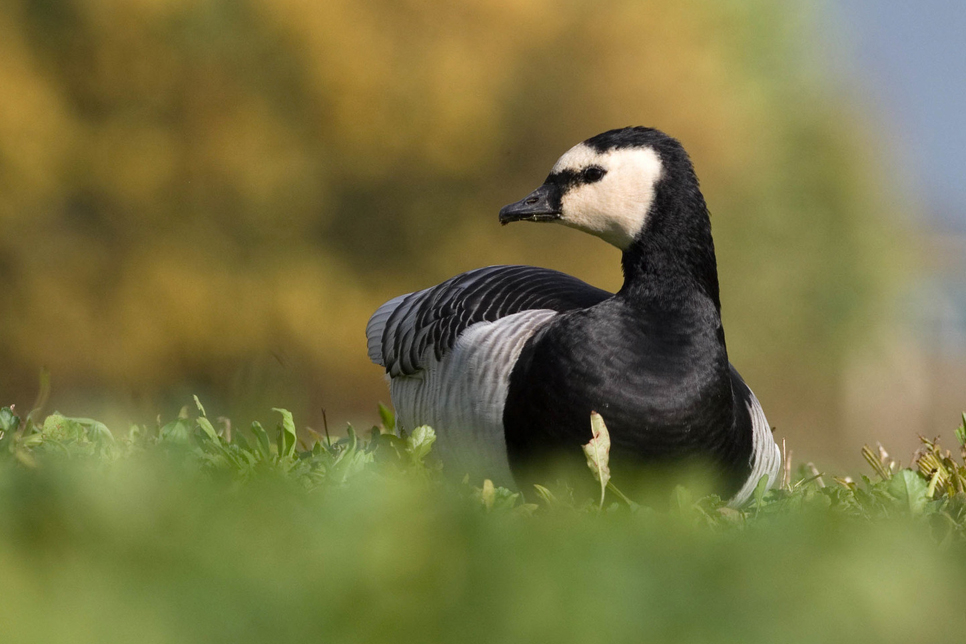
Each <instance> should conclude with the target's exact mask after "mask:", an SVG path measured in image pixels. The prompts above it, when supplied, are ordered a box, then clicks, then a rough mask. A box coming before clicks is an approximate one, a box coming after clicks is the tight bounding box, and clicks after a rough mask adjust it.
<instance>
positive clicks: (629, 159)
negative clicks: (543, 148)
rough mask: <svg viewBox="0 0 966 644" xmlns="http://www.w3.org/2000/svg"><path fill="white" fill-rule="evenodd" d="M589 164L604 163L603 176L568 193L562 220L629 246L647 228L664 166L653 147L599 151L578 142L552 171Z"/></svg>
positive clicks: (602, 165)
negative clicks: (604, 172)
mask: <svg viewBox="0 0 966 644" xmlns="http://www.w3.org/2000/svg"><path fill="white" fill-rule="evenodd" d="M590 166H598V167H600V168H602V169H604V170H605V171H606V174H605V175H604V178H603V179H601V180H600V181H596V182H594V183H587V184H581V185H578V186H575V187H573V188H571V189H570V190H568V191H567V192H565V193H564V195H563V202H562V209H561V210H562V212H561V217H560V223H562V224H564V225H565V226H570V227H571V228H576V229H578V230H582V231H584V232H587V233H590V234H591V235H596V236H597V237H600V238H601V239H603V240H604V241H606V242H608V243H610V244H613V245H614V246H617V247H618V248H620V249H621V250H626V249H627V247H628V246H630V244H631V242H632V241H634V238H635V237H636V236H637V234H638V233H639V232H641V229H642V228H644V223H645V222H646V221H647V215H648V213H649V212H650V210H651V204H652V203H653V201H654V191H655V186H656V185H657V182H658V181H660V179H661V175H662V173H663V172H664V166H663V165H662V164H661V159H660V157H658V154H657V152H655V151H654V150H653V149H652V148H647V147H645V148H615V149H613V150H608V151H607V152H603V153H600V152H597V151H595V150H594V149H593V148H591V147H590V146H588V145H585V144H583V143H580V144H578V145H576V146H574V147H573V148H571V149H570V150H568V151H567V152H566V153H565V154H564V155H563V156H562V157H560V159H559V160H558V161H557V163H556V165H554V167H553V172H560V171H562V170H569V171H573V172H580V171H581V170H583V169H585V168H588V167H590Z"/></svg>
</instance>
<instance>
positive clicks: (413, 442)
mask: <svg viewBox="0 0 966 644" xmlns="http://www.w3.org/2000/svg"><path fill="white" fill-rule="evenodd" d="M435 442H436V432H434V431H433V428H432V427H430V426H429V425H420V426H419V427H417V428H416V429H414V430H413V433H412V434H410V435H409V437H408V438H407V439H406V452H408V453H409V455H410V456H411V457H412V459H413V463H421V462H422V460H423V459H424V458H426V456H427V455H428V454H429V452H430V450H432V449H433V443H435Z"/></svg>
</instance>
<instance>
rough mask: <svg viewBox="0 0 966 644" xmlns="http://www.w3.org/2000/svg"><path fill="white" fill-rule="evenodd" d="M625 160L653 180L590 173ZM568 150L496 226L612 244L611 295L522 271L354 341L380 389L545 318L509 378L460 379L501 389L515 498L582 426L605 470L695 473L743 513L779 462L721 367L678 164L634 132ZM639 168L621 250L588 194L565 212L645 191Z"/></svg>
mask: <svg viewBox="0 0 966 644" xmlns="http://www.w3.org/2000/svg"><path fill="white" fill-rule="evenodd" d="M578 148H579V149H578ZM625 148H628V149H631V150H647V151H652V152H653V153H654V154H655V155H656V159H657V161H656V162H654V163H656V164H654V163H652V166H647V165H646V164H647V163H648V162H647V161H641V160H640V159H639V158H638V157H633V156H631V157H625V158H624V162H625V165H626V164H627V163H630V162H631V161H634V160H635V159H636V160H637V161H636V162H638V163H640V164H642V165H641V169H640V171H639V172H637V173H636V174H634V173H633V172H632V173H631V174H628V171H627V170H626V168H624V169H623V170H622V169H621V165H620V164H619V163H617V164H611V165H612V166H613V167H610V168H609V167H605V166H607V163H608V159H611V160H612V159H613V155H614V154H620V151H621V150H622V149H625ZM574 150H576V151H577V152H576V153H575V154H574V155H573V156H572V157H569V158H568V157H567V155H565V157H562V160H561V162H558V166H559V167H556V166H555V171H554V172H551V174H550V176H548V177H547V179H546V181H545V182H544V184H543V185H542V186H541V187H540V188H538V189H537V190H536V191H534V192H533V193H531V195H529V196H528V197H526V198H525V199H523V200H521V201H520V202H517V203H515V204H511V205H510V206H507V207H505V208H504V209H503V210H501V212H500V221H501V222H502V223H508V222H510V221H519V220H528V221H556V220H560V221H561V223H565V224H568V225H573V226H574V227H578V228H581V227H584V228H585V229H587V230H588V232H592V233H594V234H599V235H600V236H601V237H604V238H605V239H608V240H609V241H612V243H617V244H618V245H619V247H621V249H622V251H623V255H622V259H621V264H622V268H623V273H624V283H623V286H622V287H621V289H620V290H619V291H618V292H617V293H616V294H611V293H607V292H606V291H602V290H600V289H597V288H594V287H592V286H590V285H588V284H585V283H584V282H581V281H580V280H577V279H576V278H573V277H570V276H568V275H565V274H563V273H559V272H556V271H550V270H547V269H541V268H534V267H528V266H493V267H489V268H484V269H479V270H476V271H470V272H468V273H464V274H462V275H458V276H456V277H454V278H452V279H450V280H447V281H446V282H443V283H442V284H440V285H438V286H435V287H433V288H430V289H426V290H424V291H419V292H417V293H413V294H410V295H407V296H402V297H401V298H397V299H396V300H393V301H391V302H389V303H387V304H386V305H384V306H383V307H382V308H380V310H379V311H378V312H377V313H376V315H374V316H373V320H372V321H371V322H370V326H369V329H368V332H369V341H370V356H372V357H373V360H374V361H376V362H377V363H379V364H381V365H383V366H385V367H386V370H387V372H388V373H389V374H390V376H392V377H394V378H399V377H406V376H413V375H418V374H419V372H420V371H421V370H424V369H432V368H433V366H432V363H434V362H435V363H437V364H438V363H439V361H440V360H442V359H443V358H444V356H445V355H446V354H447V352H448V351H450V350H452V349H453V347H454V345H455V343H456V341H457V339H458V338H459V337H460V335H461V334H462V333H463V332H465V331H466V330H467V329H469V328H470V327H471V326H473V325H475V324H477V323H480V322H493V321H495V320H500V319H502V318H505V317H506V316H509V315H512V314H514V313H519V312H521V311H527V310H533V309H542V310H549V311H553V312H556V313H557V314H556V315H552V316H550V317H548V318H547V320H546V321H545V322H541V323H540V326H539V327H538V328H536V329H535V330H533V331H532V332H531V331H528V333H532V334H531V335H529V336H527V338H526V340H525V343H523V344H522V349H517V350H516V351H517V353H516V354H514V356H515V357H514V359H513V362H512V363H511V364H490V365H486V364H484V365H483V366H482V367H480V366H477V367H475V368H485V369H492V370H493V371H494V373H496V374H502V377H503V381H505V389H501V390H499V391H500V395H501V396H503V399H502V401H501V406H500V408H499V410H498V411H499V412H500V413H501V417H502V428H501V430H502V435H501V436H500V439H501V440H499V441H498V443H499V444H500V445H503V446H504V447H502V449H505V451H506V454H505V456H506V459H507V462H508V464H509V467H510V470H511V471H512V473H513V476H514V478H515V479H516V480H517V482H518V483H522V482H524V481H529V480H530V479H531V476H532V475H533V473H534V472H536V471H539V468H540V467H541V465H542V464H543V463H546V462H548V461H550V460H553V459H557V458H559V457H560V456H561V455H565V456H566V455H570V456H572V457H579V455H580V453H581V452H580V447H581V446H582V445H583V444H585V443H587V442H588V441H589V440H590V438H591V430H590V413H591V411H597V412H599V413H600V414H601V415H602V416H603V417H604V419H605V421H606V423H607V426H608V429H609V431H610V435H611V440H612V447H611V463H612V467H613V468H614V469H616V470H624V471H627V472H631V471H633V470H636V469H638V468H640V466H653V465H665V464H676V463H682V462H683V463H694V462H701V463H703V464H704V465H705V466H710V468H711V470H713V473H714V475H715V476H716V478H717V479H718V481H719V485H720V491H721V492H722V494H726V495H727V496H729V497H731V496H734V498H735V499H736V500H738V501H740V500H742V499H743V498H747V496H748V494H750V491H749V490H750V487H749V485H750V486H752V487H753V485H754V482H755V481H753V480H752V478H758V477H760V476H763V475H764V476H768V477H769V481H773V480H774V478H775V475H776V474H777V468H778V467H779V465H780V457H779V456H778V453H777V447H776V446H775V444H774V440H773V439H772V437H771V433H770V431H769V429H768V427H767V422H766V421H765V418H764V415H763V413H762V412H761V408H760V405H759V404H758V402H757V400H756V399H755V397H754V395H753V394H752V393H751V390H750V389H749V388H748V387H747V386H746V385H745V383H744V381H743V380H742V379H741V377H740V376H739V375H738V373H737V371H736V370H735V369H734V367H732V366H731V364H730V363H729V360H728V352H727V348H726V344H725V335H724V329H723V327H722V324H721V315H720V309H721V304H720V299H719V297H720V296H719V288H718V275H717V266H716V260H715V251H714V242H713V240H712V237H711V222H710V218H709V213H708V209H707V206H706V204H705V201H704V197H703V196H702V194H701V191H700V188H699V185H698V179H697V177H696V175H695V172H694V169H693V166H692V164H691V161H690V159H689V158H688V155H687V153H686V152H685V151H684V149H683V148H682V147H681V145H680V143H679V142H678V141H677V140H675V139H673V138H671V137H669V136H667V135H665V134H663V133H662V132H660V131H658V130H654V129H650V128H624V129H621V130H612V131H609V132H605V133H603V134H600V135H598V136H595V137H593V138H591V139H588V140H587V141H585V142H584V144H583V147H581V146H577V148H574ZM568 154H569V153H568ZM564 159H567V162H564ZM581 163H586V164H585V165H580V164H581ZM575 164H576V165H575ZM649 167H656V168H659V172H658V173H657V174H655V175H654V176H653V177H651V179H650V180H651V181H653V185H650V186H644V187H645V188H649V190H638V191H637V192H628V193H627V194H633V195H638V194H641V195H647V199H646V202H645V203H640V204H637V205H638V206H639V207H640V208H641V211H640V212H639V213H637V214H638V215H639V217H640V227H639V229H638V230H636V231H632V232H633V235H631V234H630V233H628V236H627V237H626V241H625V238H624V237H622V236H621V235H622V234H623V233H622V231H624V230H626V229H627V226H629V223H628V222H630V223H633V221H634V218H633V216H631V215H634V216H637V215H635V213H634V212H632V211H630V210H629V211H627V212H623V213H613V215H614V221H616V222H617V223H618V224H619V226H613V225H611V224H613V222H611V221H609V220H607V217H608V216H609V215H610V214H611V213H608V212H600V211H599V210H594V208H593V206H592V205H591V206H586V205H585V202H586V201H587V199H588V198H589V197H588V195H590V196H593V195H595V194H598V193H587V192H585V193H583V201H579V202H568V195H569V194H573V191H576V190H588V189H589V190H612V191H613V190H617V191H620V190H621V189H622V187H621V186H620V185H618V184H617V183H615V182H617V181H631V182H633V181H636V180H638V179H637V177H638V175H640V176H642V177H646V176H649V175H647V173H648V168H649ZM610 172H614V174H613V175H612V176H611V177H609V178H608V173H610ZM620 172H623V173H624V174H619V173H620ZM615 177H616V178H615ZM640 180H641V181H643V180H644V179H640ZM597 184H599V185H597ZM621 194H623V193H621ZM601 201H602V203H604V204H613V203H616V204H618V205H617V206H611V207H628V208H629V207H631V206H633V205H634V204H631V206H626V202H627V201H628V200H627V199H623V201H621V200H618V201H609V200H608V199H607V198H602V199H601ZM568 203H571V204H572V203H579V204H580V207H582V208H584V211H582V212H580V213H577V214H576V215H575V214H574V213H568V212H567V208H568V207H577V206H572V205H570V206H568ZM594 217H596V218H597V220H596V221H595V220H593V218H594ZM621 217H623V219H621ZM588 222H589V223H588ZM601 222H603V224H601ZM605 224H606V225H605ZM595 226H596V228H595ZM608 226H610V227H608ZM615 231H616V232H615ZM608 236H609V237H608ZM615 239H616V240H617V241H616V242H615V241H614V240H615ZM514 341H516V340H514ZM503 381H501V382H503ZM443 398H445V396H444V397H443ZM443 398H441V400H442V399H443ZM446 400H447V401H448V400H449V399H448V398H447V399H446ZM441 404H442V403H441ZM447 404H453V403H452V402H447ZM461 417H462V416H461ZM416 420H418V419H416ZM414 422H415V421H414ZM451 429H452V431H453V432H454V433H458V432H459V431H461V429H460V428H458V427H454V428H451ZM471 429H472V428H467V429H466V431H470V430H471Z"/></svg>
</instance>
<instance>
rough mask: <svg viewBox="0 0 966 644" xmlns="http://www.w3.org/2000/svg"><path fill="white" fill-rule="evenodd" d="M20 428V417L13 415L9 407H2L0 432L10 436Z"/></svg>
mask: <svg viewBox="0 0 966 644" xmlns="http://www.w3.org/2000/svg"><path fill="white" fill-rule="evenodd" d="M19 426H20V416H17V415H16V414H15V413H13V410H12V409H10V408H9V407H4V408H3V409H0V432H3V433H4V434H5V435H6V434H12V433H14V432H15V431H17V428H18V427H19Z"/></svg>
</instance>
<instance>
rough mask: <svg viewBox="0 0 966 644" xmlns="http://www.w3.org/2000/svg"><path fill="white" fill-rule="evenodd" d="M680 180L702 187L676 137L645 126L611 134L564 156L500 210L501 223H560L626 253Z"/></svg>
mask: <svg viewBox="0 0 966 644" xmlns="http://www.w3.org/2000/svg"><path fill="white" fill-rule="evenodd" d="M680 180H684V181H686V182H688V183H691V182H693V183H694V186H695V188H696V187H697V182H696V179H694V172H693V169H692V168H691V163H690V161H689V160H688V158H687V154H686V153H685V152H684V150H683V148H681V145H680V144H679V143H678V142H677V141H676V140H675V139H673V138H671V137H669V136H667V135H666V134H664V133H663V132H660V131H659V130H655V129H652V128H645V127H628V128H623V129H619V130H610V131H609V132H604V133H603V134H598V135H597V136H595V137H593V138H590V139H587V140H586V141H584V142H583V143H578V144H577V145H575V146H574V147H572V148H571V149H570V150H568V151H567V152H566V153H564V155H563V156H561V157H560V159H558V160H557V162H556V163H555V164H554V166H553V169H552V170H551V171H550V174H549V176H548V177H547V179H546V181H544V183H543V185H542V186H540V187H539V188H537V189H536V190H534V191H533V192H531V193H530V194H529V195H527V196H526V197H524V198H523V199H521V200H520V201H517V202H516V203H512V204H510V205H508V206H505V207H504V208H503V209H501V210H500V223H502V224H508V223H510V222H513V221H537V222H556V223H560V224H563V225H565V226H569V227H571V228H576V229H577V230H582V231H584V232H586V233H590V234H591V235H595V236H597V237H600V238H601V239H603V240H604V241H606V242H608V243H610V244H613V245H614V246H616V247H617V248H619V249H621V250H622V251H626V250H627V249H628V248H629V247H630V246H631V245H632V244H633V242H634V241H635V240H636V239H638V238H640V237H641V235H642V234H643V233H644V230H645V226H646V224H647V222H648V219H649V217H650V216H651V214H652V210H653V208H654V207H655V202H656V200H657V196H658V195H659V193H661V192H662V191H665V192H668V191H673V187H672V186H670V184H673V183H675V182H677V181H680ZM669 188H670V190H669Z"/></svg>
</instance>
